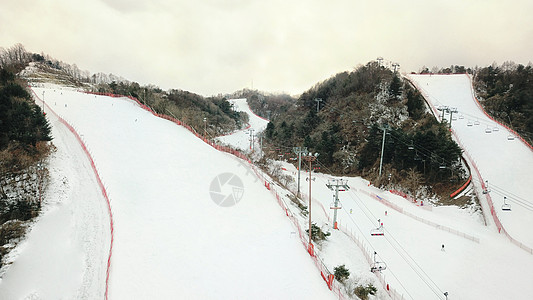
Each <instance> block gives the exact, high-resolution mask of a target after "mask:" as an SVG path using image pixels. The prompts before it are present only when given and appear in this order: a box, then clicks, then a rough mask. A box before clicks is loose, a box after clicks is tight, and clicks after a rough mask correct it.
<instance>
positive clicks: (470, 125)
mask: <svg viewBox="0 0 533 300" xmlns="http://www.w3.org/2000/svg"><path fill="white" fill-rule="evenodd" d="M473 125H474V124H473V123H472V121H470V120H468V123H466V126H468V127H472V126H473Z"/></svg>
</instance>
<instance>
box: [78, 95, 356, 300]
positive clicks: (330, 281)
mask: <svg viewBox="0 0 533 300" xmlns="http://www.w3.org/2000/svg"><path fill="white" fill-rule="evenodd" d="M88 93H89V92H88ZM90 94H97V95H103V96H109V97H114V98H124V97H125V98H129V99H131V100H133V101H135V102H136V103H137V104H138V105H139V106H140V107H141V108H143V109H145V110H147V111H149V112H150V113H152V114H153V115H154V116H157V117H159V118H162V119H165V120H169V121H171V122H173V123H175V124H177V125H180V126H183V127H185V128H186V129H188V130H189V131H190V132H191V133H193V134H194V135H195V136H196V137H198V138H200V139H201V140H202V141H204V142H205V143H207V144H208V145H210V146H212V147H213V148H215V149H216V150H219V151H222V152H226V153H229V154H232V155H234V156H236V157H238V158H241V159H243V160H245V161H247V162H248V163H249V165H250V167H251V168H252V170H253V171H254V173H255V175H256V176H257V177H258V178H260V179H261V180H262V181H264V182H265V188H267V189H268V190H270V192H271V193H272V194H273V195H274V197H275V198H276V200H277V202H278V204H279V206H280V207H281V208H282V209H283V210H284V211H285V214H286V216H287V217H288V218H289V219H290V221H291V222H292V224H293V225H294V227H296V228H297V230H298V236H299V237H300V241H301V242H302V244H303V246H304V247H305V248H306V249H307V251H308V253H309V255H310V256H311V258H312V260H313V262H314V264H315V266H316V267H317V268H318V270H319V271H320V275H321V276H322V278H323V279H324V281H325V282H326V284H327V286H328V288H329V289H330V290H331V291H333V292H334V293H335V294H336V295H337V297H338V299H339V300H344V299H347V296H346V295H345V294H344V293H343V292H342V291H341V287H340V285H339V284H338V282H336V281H335V280H334V275H333V273H332V272H330V271H329V270H328V268H327V267H326V265H325V264H324V262H323V261H322V259H320V257H319V256H318V254H317V253H316V251H315V249H314V245H313V244H312V243H309V241H308V240H307V238H306V234H305V231H304V230H302V227H301V225H300V223H299V221H298V219H297V217H296V216H295V214H294V213H293V212H292V211H291V210H290V208H289V207H288V205H287V204H286V203H285V202H284V201H283V199H282V197H281V196H280V195H279V194H278V192H277V191H276V190H275V188H273V187H272V186H271V185H270V182H271V181H272V180H271V179H268V178H266V177H265V176H264V175H263V173H262V172H260V171H258V170H257V167H256V166H255V165H253V164H252V163H251V161H250V159H249V158H248V157H247V156H246V155H244V154H243V153H241V152H240V151H238V150H235V149H233V148H231V147H227V146H221V145H218V144H216V143H215V142H213V141H211V140H209V139H207V138H206V137H204V136H202V135H201V134H199V133H198V132H196V130H194V128H192V127H191V126H188V125H187V124H185V123H184V122H182V121H180V120H178V119H176V118H174V117H171V116H168V115H165V114H158V113H156V112H154V111H153V110H152V109H151V108H150V107H148V106H146V105H144V104H142V103H140V102H139V100H137V99H136V98H134V97H131V96H121V95H116V94H107V93H92V92H90Z"/></svg>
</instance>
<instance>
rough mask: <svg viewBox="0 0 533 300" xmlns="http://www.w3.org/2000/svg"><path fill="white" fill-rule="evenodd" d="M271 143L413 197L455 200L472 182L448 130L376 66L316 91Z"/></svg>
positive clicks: (272, 129) (279, 122)
mask: <svg viewBox="0 0 533 300" xmlns="http://www.w3.org/2000/svg"><path fill="white" fill-rule="evenodd" d="M384 130H385V131H386V133H387V135H386V138H385V151H384V156H383V163H382V168H381V169H382V170H380V162H381V147H382V143H383V131H384ZM265 137H266V138H267V144H268V145H269V147H270V149H271V150H274V149H283V150H281V151H282V152H291V151H292V147H293V146H303V147H307V148H308V150H310V151H312V152H318V153H320V158H319V160H320V162H321V163H323V164H324V165H325V166H327V167H328V169H329V170H331V171H332V172H334V173H336V174H344V175H362V176H363V177H365V178H367V179H368V180H370V181H372V182H374V183H375V184H376V185H378V186H382V187H385V188H396V189H399V190H404V191H406V192H408V193H409V194H411V195H412V196H415V197H416V196H418V195H422V194H427V193H437V194H442V195H445V194H446V193H448V194H449V192H450V191H451V190H453V189H454V188H456V187H458V186H460V185H461V184H462V182H463V181H464V180H465V178H466V177H467V175H466V174H465V172H464V170H463V167H462V165H461V164H460V163H459V157H460V149H459V147H458V146H457V144H456V143H455V142H454V141H453V140H452V139H451V137H450V133H449V131H448V130H447V125H446V124H442V123H439V122H437V121H436V120H435V118H434V117H433V116H432V115H431V114H429V113H428V110H427V109H426V107H425V105H424V101H423V98H422V97H421V96H420V94H419V93H418V92H417V91H416V90H414V89H413V88H412V87H411V86H410V85H409V84H408V83H407V82H405V81H404V80H403V79H402V78H401V77H400V76H399V75H398V74H397V73H395V72H393V71H392V70H390V69H388V68H385V67H382V66H380V64H379V63H378V62H370V63H368V64H367V65H365V66H361V67H359V68H357V69H355V70H354V71H352V72H343V73H339V74H337V75H335V76H333V77H331V78H330V79H327V80H325V81H324V82H321V83H318V84H316V85H315V86H314V87H312V88H311V89H309V90H308V91H306V92H304V93H303V94H302V95H301V96H300V97H299V99H298V101H297V102H296V104H294V105H292V106H291V107H290V108H289V109H287V110H286V112H284V113H281V114H280V116H279V117H277V118H275V119H273V120H272V122H271V123H270V124H269V125H268V126H267V128H266V131H265ZM277 154H278V153H276V155H277ZM380 172H381V173H382V174H383V175H382V176H380ZM420 186H425V187H422V188H420Z"/></svg>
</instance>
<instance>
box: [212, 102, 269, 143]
mask: <svg viewBox="0 0 533 300" xmlns="http://www.w3.org/2000/svg"><path fill="white" fill-rule="evenodd" d="M229 101H230V103H231V104H233V107H234V109H235V110H237V111H243V112H246V113H247V114H248V117H249V120H248V126H246V128H245V129H242V130H239V131H236V132H233V133H232V134H229V135H225V136H221V137H217V140H219V141H220V142H222V143H224V144H229V145H232V146H233V147H234V148H236V149H240V150H242V151H244V152H251V151H252V150H257V149H255V146H256V144H260V143H253V142H251V139H252V137H253V138H254V140H258V138H257V135H258V134H259V133H260V132H262V131H263V130H264V129H265V128H266V126H267V124H268V120H266V119H264V118H261V117H259V116H258V115H256V114H254V113H253V112H252V110H251V109H250V107H249V106H248V103H247V102H246V99H242V98H241V99H231V100H229ZM252 148H253V149H252Z"/></svg>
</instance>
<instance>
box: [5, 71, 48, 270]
mask: <svg viewBox="0 0 533 300" xmlns="http://www.w3.org/2000/svg"><path fill="white" fill-rule="evenodd" d="M8 69H9V68H8V67H7V66H6V67H2V68H0V267H1V266H2V265H3V264H4V263H5V262H6V260H5V256H6V255H7V254H8V253H9V252H10V251H11V250H12V249H13V248H14V247H15V245H16V244H17V242H18V241H19V240H20V238H21V237H22V236H23V235H24V232H25V229H26V226H27V225H28V223H29V222H30V221H31V220H32V219H33V218H35V217H36V216H38V214H39V212H40V210H41V200H42V197H43V196H42V193H43V191H44V190H45V189H46V185H47V182H48V180H47V173H48V169H47V163H46V162H47V160H46V159H47V157H48V155H49V154H50V152H51V151H52V146H51V145H50V144H49V141H50V140H52V136H51V128H50V124H49V123H48V121H47V120H46V118H45V116H44V114H43V111H42V110H41V108H40V107H39V106H37V105H36V104H35V103H34V101H33V99H32V97H31V96H30V94H29V93H28V92H27V91H26V89H25V87H24V85H23V83H22V82H21V81H20V80H18V79H17V78H16V77H15V74H13V73H12V72H11V71H9V70H8Z"/></svg>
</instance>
